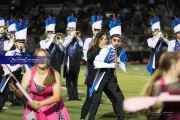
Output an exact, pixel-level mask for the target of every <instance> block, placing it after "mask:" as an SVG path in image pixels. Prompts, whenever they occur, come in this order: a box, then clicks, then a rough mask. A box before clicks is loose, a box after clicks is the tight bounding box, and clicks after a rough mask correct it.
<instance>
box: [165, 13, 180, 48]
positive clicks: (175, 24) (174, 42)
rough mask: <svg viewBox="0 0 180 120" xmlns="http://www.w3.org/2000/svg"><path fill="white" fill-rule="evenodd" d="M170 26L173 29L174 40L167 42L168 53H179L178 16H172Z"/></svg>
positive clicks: (179, 18) (179, 23)
mask: <svg viewBox="0 0 180 120" xmlns="http://www.w3.org/2000/svg"><path fill="white" fill-rule="evenodd" d="M172 25H173V27H174V34H175V37H176V39H175V40H171V41H169V44H168V52H173V51H178V52H180V17H179V15H174V17H173V20H172Z"/></svg>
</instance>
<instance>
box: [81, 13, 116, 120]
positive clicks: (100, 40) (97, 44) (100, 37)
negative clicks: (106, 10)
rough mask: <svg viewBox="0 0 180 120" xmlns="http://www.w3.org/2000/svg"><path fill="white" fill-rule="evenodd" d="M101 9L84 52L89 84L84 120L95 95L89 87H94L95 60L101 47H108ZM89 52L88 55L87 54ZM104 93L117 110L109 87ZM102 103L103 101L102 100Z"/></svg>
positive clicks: (82, 111)
mask: <svg viewBox="0 0 180 120" xmlns="http://www.w3.org/2000/svg"><path fill="white" fill-rule="evenodd" d="M102 18H103V17H102V16H101V13H100V11H97V12H95V13H94V14H93V16H92V23H93V24H92V31H93V38H87V39H86V40H85V42H84V47H83V53H84V60H86V61H87V70H86V78H85V85H86V86H87V94H86V100H85V101H84V104H83V106H82V109H81V120H84V119H85V118H86V116H87V114H88V112H89V109H90V106H91V103H92V98H93V95H92V96H90V95H89V89H90V88H91V87H92V84H93V81H94V78H95V75H96V72H97V69H94V64H93V61H94V59H95V57H96V55H98V54H99V51H100V50H101V48H103V47H106V45H107V36H106V34H105V33H104V32H101V27H102V20H103V19H102ZM85 54H87V55H85ZM104 93H105V94H106V95H107V96H108V98H109V99H110V100H111V102H112V104H113V109H114V112H115V113H116V110H115V102H114V100H113V98H111V95H110V92H109V90H108V89H107V90H106V89H104ZM101 103H102V101H101Z"/></svg>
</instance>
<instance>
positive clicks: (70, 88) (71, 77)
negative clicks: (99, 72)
mask: <svg viewBox="0 0 180 120" xmlns="http://www.w3.org/2000/svg"><path fill="white" fill-rule="evenodd" d="M77 82H78V74H77V73H76V72H74V71H71V70H69V73H68V75H67V76H66V87H67V93H68V97H70V98H77V97H78V88H77V86H78V83H77Z"/></svg>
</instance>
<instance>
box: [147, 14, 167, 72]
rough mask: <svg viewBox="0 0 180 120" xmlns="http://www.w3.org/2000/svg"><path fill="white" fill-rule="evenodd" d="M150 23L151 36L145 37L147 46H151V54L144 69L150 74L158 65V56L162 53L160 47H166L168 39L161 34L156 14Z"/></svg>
mask: <svg viewBox="0 0 180 120" xmlns="http://www.w3.org/2000/svg"><path fill="white" fill-rule="evenodd" d="M150 25H151V29H152V35H153V37H152V38H148V39H147V43H148V46H149V47H150V48H151V54H150V58H149V62H148V65H147V67H146V69H147V71H148V72H149V73H150V74H152V73H153V72H154V70H155V69H156V68H157V66H158V60H159V57H160V56H161V54H162V53H163V51H162V48H163V47H167V46H168V42H169V41H168V40H167V39H166V38H164V37H163V35H162V32H161V29H160V20H159V17H158V16H155V15H154V16H153V18H152V19H151V21H150Z"/></svg>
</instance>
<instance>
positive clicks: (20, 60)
mask: <svg viewBox="0 0 180 120" xmlns="http://www.w3.org/2000/svg"><path fill="white" fill-rule="evenodd" d="M47 62H48V58H47V57H45V56H0V64H47Z"/></svg>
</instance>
